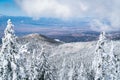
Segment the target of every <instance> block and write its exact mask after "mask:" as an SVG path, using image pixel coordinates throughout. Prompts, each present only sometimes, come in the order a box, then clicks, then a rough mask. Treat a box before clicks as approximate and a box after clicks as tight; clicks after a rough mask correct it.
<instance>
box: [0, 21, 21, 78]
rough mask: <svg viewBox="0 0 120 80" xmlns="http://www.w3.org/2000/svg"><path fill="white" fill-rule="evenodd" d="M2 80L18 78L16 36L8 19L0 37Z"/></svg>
mask: <svg viewBox="0 0 120 80" xmlns="http://www.w3.org/2000/svg"><path fill="white" fill-rule="evenodd" d="M0 54H1V59H2V60H1V61H2V62H3V63H2V70H3V72H2V80H19V64H18V63H17V61H18V59H19V55H18V47H17V42H16V36H15V34H14V30H13V24H12V22H11V20H10V19H9V20H8V21H7V27H6V29H5V31H4V37H3V38H2V49H1V53H0Z"/></svg>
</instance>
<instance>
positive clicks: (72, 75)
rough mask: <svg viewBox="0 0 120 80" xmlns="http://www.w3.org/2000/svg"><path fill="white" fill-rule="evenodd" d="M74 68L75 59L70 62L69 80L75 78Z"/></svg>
mask: <svg viewBox="0 0 120 80" xmlns="http://www.w3.org/2000/svg"><path fill="white" fill-rule="evenodd" d="M74 70H75V64H74V61H72V64H70V69H69V72H68V80H73V79H74V73H75V72H74Z"/></svg>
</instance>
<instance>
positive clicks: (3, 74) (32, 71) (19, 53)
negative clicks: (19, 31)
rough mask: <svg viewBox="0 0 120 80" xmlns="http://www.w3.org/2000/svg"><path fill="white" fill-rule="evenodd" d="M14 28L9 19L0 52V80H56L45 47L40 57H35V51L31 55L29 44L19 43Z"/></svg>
mask: <svg viewBox="0 0 120 80" xmlns="http://www.w3.org/2000/svg"><path fill="white" fill-rule="evenodd" d="M13 26H14V25H13V24H12V22H11V20H10V19H9V20H8V21H7V27H6V29H5V31H4V37H3V38H2V49H1V51H0V80H55V79H54V77H53V74H52V69H50V65H49V63H48V61H47V57H46V56H45V53H44V47H42V50H41V52H40V55H37V56H35V53H36V51H35V50H33V53H30V52H29V51H28V49H27V44H25V45H20V44H18V43H17V37H16V36H15V34H14V30H13ZM27 54H30V55H31V57H28V56H27Z"/></svg>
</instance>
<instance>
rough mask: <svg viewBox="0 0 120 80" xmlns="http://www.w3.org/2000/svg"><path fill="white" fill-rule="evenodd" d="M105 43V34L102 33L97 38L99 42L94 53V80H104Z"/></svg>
mask: <svg viewBox="0 0 120 80" xmlns="http://www.w3.org/2000/svg"><path fill="white" fill-rule="evenodd" d="M105 42H106V36H105V32H102V33H101V34H100V36H99V40H98V43H97V47H96V51H95V57H94V60H93V64H92V68H93V70H94V71H95V80H104V79H103V78H104V75H105V71H104V69H105V68H106V62H105V58H106V54H105V50H104V45H105Z"/></svg>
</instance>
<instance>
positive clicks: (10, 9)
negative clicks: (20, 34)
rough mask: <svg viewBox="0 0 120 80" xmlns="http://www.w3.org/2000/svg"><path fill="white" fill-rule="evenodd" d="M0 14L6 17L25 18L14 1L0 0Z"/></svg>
mask: <svg viewBox="0 0 120 80" xmlns="http://www.w3.org/2000/svg"><path fill="white" fill-rule="evenodd" d="M0 14H2V15H8V16H25V13H24V12H23V11H22V10H21V8H20V7H19V6H18V5H17V4H16V2H15V1H14V0H0Z"/></svg>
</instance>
